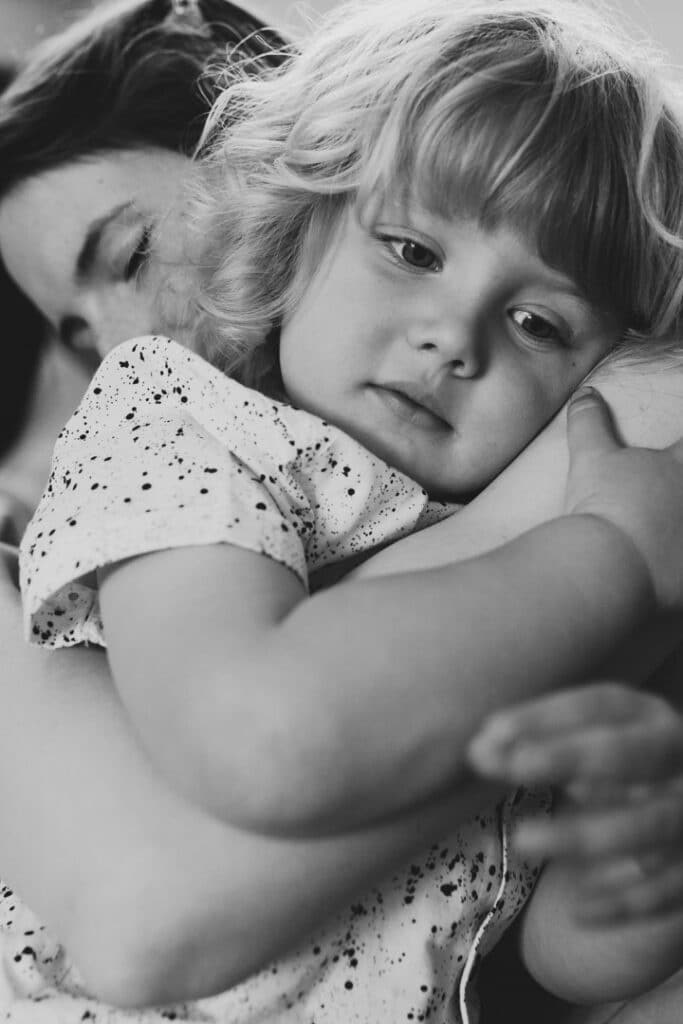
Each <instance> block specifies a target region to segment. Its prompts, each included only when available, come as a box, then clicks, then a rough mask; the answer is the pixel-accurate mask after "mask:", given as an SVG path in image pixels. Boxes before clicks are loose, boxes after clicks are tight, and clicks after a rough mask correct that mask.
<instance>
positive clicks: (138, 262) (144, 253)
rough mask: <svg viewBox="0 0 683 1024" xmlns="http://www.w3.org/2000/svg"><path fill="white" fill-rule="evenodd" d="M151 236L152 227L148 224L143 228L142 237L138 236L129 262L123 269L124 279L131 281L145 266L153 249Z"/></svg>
mask: <svg viewBox="0 0 683 1024" xmlns="http://www.w3.org/2000/svg"><path fill="white" fill-rule="evenodd" d="M151 238H152V229H151V227H150V226H149V225H148V224H146V225H145V226H144V228H143V229H142V232H141V234H140V237H139V238H138V241H137V244H136V246H135V248H134V249H133V252H132V253H131V255H130V258H129V259H128V262H127V263H126V266H125V269H124V271H123V277H124V280H126V281H130V280H131V279H132V278H133V277H136V276H137V275H138V274H139V273H140V271H141V270H142V269H143V268H144V266H145V264H146V263H147V260H148V259H149V255H150V251H151V246H150V242H151Z"/></svg>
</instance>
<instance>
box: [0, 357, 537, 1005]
mask: <svg viewBox="0 0 683 1024" xmlns="http://www.w3.org/2000/svg"><path fill="white" fill-rule="evenodd" d="M452 511H454V506H445V505H438V504H430V503H429V502H428V499H427V495H426V494H425V492H424V491H423V490H422V488H420V487H419V486H418V485H417V484H416V483H415V482H414V481H412V480H410V479H409V478H408V477H406V476H405V475H403V474H402V473H400V472H398V471H397V470H395V469H393V468H392V467H390V466H388V465H387V464H386V463H384V462H382V461H381V460H380V459H378V458H376V457H375V456H374V455H372V454H371V453H370V452H368V451H367V450H366V449H365V448H363V447H362V446H361V445H360V444H358V442H356V441H355V440H353V438H351V437H349V436H348V435H347V434H345V433H344V432H343V431H341V430H339V429H338V428H336V427H333V426H331V425H330V424H327V423H325V422H324V421H322V420H321V419H319V418H318V417H316V416H313V415H311V414H309V413H307V412H303V411H300V410H296V409H293V408H291V407H290V406H287V405H286V404H283V403H280V402H275V401H273V400H271V399H269V398H267V397H265V396H264V395H262V394H260V393H257V392H254V391H252V390H250V389H247V388H244V387H242V386H241V385H239V384H237V383H236V382H235V381H233V380H230V379H228V378H227V377H225V376H224V375H223V374H221V373H220V372H219V371H217V370H216V369H215V368H213V367H212V366H210V365H209V364H208V363H206V362H205V361H204V360H202V359H201V358H200V357H198V356H196V355H194V354H192V353H191V352H189V351H188V350H186V349H184V348H181V347H180V346H179V345H177V344H176V343H175V342H172V341H169V340H168V339H165V338H146V339H137V340H135V341H133V342H128V343H126V344H125V345H122V346H120V347H118V348H117V349H116V350H115V351H114V352H113V353H111V354H110V355H109V357H108V358H107V359H106V360H105V362H104V363H103V364H102V366H101V368H100V370H99V371H98V373H97V375H96V377H95V378H94V380H93V382H92V384H91V387H90V389H89V391H88V393H87V395H86V397H85V398H84V400H83V402H82V403H81V406H80V407H79V409H78V411H77V412H76V413H75V415H74V416H73V417H72V419H71V420H70V421H69V423H68V425H67V427H66V428H65V430H64V431H63V432H62V434H61V435H60V439H59V441H58V444H57V447H56V449H55V455H54V459H53V467H52V473H51V476H50V480H49V483H48V486H47V489H46V491H45V494H44V496H43V499H42V501H41V503H40V506H39V508H38V510H37V512H36V514H35V516H34V518H33V520H32V522H31V525H30V526H29V528H28V530H27V533H26V535H25V537H24V540H23V543H22V554H21V573H22V589H23V593H24V603H25V613H26V619H27V630H28V632H29V635H30V638H31V639H32V640H33V641H34V642H37V643H42V644H44V645H46V646H64V645H69V644H75V643H81V642H83V641H90V642H95V643H100V644H101V643H103V642H104V637H103V633H102V624H101V621H100V616H99V609H98V601H97V591H96V587H95V585H94V582H93V579H94V576H93V571H94V570H95V569H97V568H98V567H100V566H103V565H105V564H107V563H111V562H115V561H117V560H119V559H122V558H127V557H131V556H133V555H136V554H142V553H143V552H148V551H152V550H158V549H159V548H162V547H172V546H183V545H188V544H189V545H196V544H197V543H206V544H212V543H222V542H227V543H232V544H237V545H240V546H242V547H245V548H248V549H250V550H253V551H258V552H261V553H263V554H265V555H267V556H269V557H271V558H274V559H276V560H277V561H279V562H281V563H283V564H284V565H287V566H288V567H289V568H291V569H292V571H293V572H295V573H296V574H297V576H299V578H300V579H302V580H303V581H304V582H305V583H306V582H307V580H308V575H309V573H310V572H312V571H314V570H316V569H319V568H321V567H323V566H324V565H326V564H329V563H332V562H338V561H343V560H345V559H346V558H349V557H353V556H357V555H358V554H360V553H362V552H365V551H369V550H370V549H372V548H375V547H377V546H379V545H382V544H385V543H387V542H389V541H391V540H395V539H397V538H398V537H401V536H403V535H405V534H407V533H410V532H412V531H414V530H415V529H419V528H421V527H422V526H423V525H427V524H428V523H429V522H433V521H436V520H437V519H439V518H443V517H444V516H445V515H447V514H450V512H452ZM537 806H538V804H537V800H536V798H535V797H533V796H532V795H531V794H529V793H526V792H524V793H521V792H520V793H518V794H516V796H515V797H514V798H511V799H510V800H509V801H507V802H506V803H504V804H503V805H501V807H498V808H494V809H492V810H491V812H490V813H488V814H483V815H478V816H476V817H475V818H473V819H472V820H471V821H470V822H468V823H466V824H465V825H462V824H461V825H460V826H459V827H458V828H454V829H452V830H449V829H448V828H446V829H445V832H446V833H449V834H448V838H447V839H446V840H445V841H444V842H443V843H440V844H437V845H435V846H434V847H432V848H431V849H430V850H428V851H426V852H425V853H424V855H423V856H421V857H416V858H415V859H414V861H412V862H411V863H410V864H407V865H406V866H405V867H404V868H403V869H402V870H400V871H398V872H396V873H394V874H393V875H392V876H391V877H389V878H387V879H386V880H385V882H384V883H383V884H382V885H381V886H380V887H378V888H375V889H373V890H371V891H370V892H368V893H367V894H365V895H364V896H363V897H361V898H359V899H358V901H357V902H356V903H354V904H353V905H352V906H350V907H349V908H348V909H347V910H346V911H344V912H343V913H341V914H340V915H338V916H337V918H335V919H334V920H333V921H332V922H331V923H330V924H329V925H328V926H327V927H326V928H324V929H321V931H320V934H318V935H316V936H314V937H312V938H310V939H309V940H308V941H307V942H305V943H303V944H302V946H301V947H300V948H299V949H297V950H295V951H294V952H293V953H291V954H290V955H289V956H287V957H285V958H283V959H282V960H280V961H278V962H277V963H274V964H272V965H270V966H269V967H267V968H266V969H265V970H263V971H262V972H260V973H259V974H257V975H255V976H254V977H252V978H250V979H248V980H247V981H245V982H243V983H242V984H240V985H237V986H235V987H234V988H232V989H230V990H229V991H228V992H225V993H223V994H222V995H220V996H216V997H212V998H210V999H205V1000H199V1001H197V1002H194V1003H191V1004H188V1005H183V1006H177V1007H173V1008H166V1009H165V1010H146V1011H143V1012H136V1011H123V1010H114V1009H111V1008H108V1007H104V1006H103V1005H102V1004H101V1003H97V1002H96V1001H94V1000H91V999H89V998H88V995H87V993H86V992H85V990H84V989H83V986H82V985H81V983H80V982H79V979H78V976H77V973H76V971H75V970H74V968H73V966H72V965H71V964H70V963H69V961H68V957H67V955H66V953H65V951H64V950H63V949H62V948H61V947H60V946H59V944H58V943H56V942H55V941H54V940H53V939H52V938H50V937H49V936H48V935H47V933H46V932H45V930H44V929H42V927H41V926H40V924H39V922H37V921H35V919H34V918H33V916H32V915H31V913H30V911H29V910H28V909H27V908H25V907H23V906H22V905H21V903H20V902H19V901H18V900H17V899H16V897H15V894H14V893H12V892H11V891H10V890H6V891H5V892H4V893H3V892H0V927H1V928H2V929H3V930H4V939H5V941H4V947H3V948H4V961H5V987H6V989H7V999H6V1009H5V1019H6V1020H8V1021H13V1022H19V1021H27V1022H29V1021H30V1022H32V1024H33V1022H35V1024H42V1022H43V1021H45V1022H47V1021H50V1022H59V1024H62V1022H63V1024H75V1022H76V1021H84V1020H88V1021H91V1022H94V1021H96V1022H99V1024H104V1022H106V1024H113V1022H118V1021H128V1020H132V1021H150V1022H151V1021H156V1020H163V1019H177V1020H189V1021H197V1022H199V1021H211V1022H214V1021H215V1022H219V1021H220V1022H221V1024H380V1022H381V1024H385V1022H386V1024H400V1022H403V1021H406V1022H409V1021H424V1020H430V1021H432V1022H434V1024H473V1022H474V1021H476V1019H477V1011H476V1000H475V997H474V986H473V985H472V978H473V976H474V972H475V968H476V964H477V962H478V959H479V957H480V956H481V955H482V953H484V952H486V951H487V950H488V949H489V948H491V947H492V946H493V945H494V944H495V942H496V941H497V940H498V938H499V937H500V935H501V934H502V933H503V931H504V930H505V929H506V928H507V926H508V925H509V923H510V921H511V920H512V919H513V918H514V916H515V915H516V913H517V912H518V910H519V909H520V907H521V906H522V905H523V903H524V901H525V899H526V897H527V895H528V893H529V891H530V889H531V887H532V885H533V881H534V878H535V876H536V873H537V866H536V865H533V864H529V863H527V862H526V861H524V860H522V859H520V858H519V857H518V856H517V855H516V853H515V846H514V842H513V838H514V828H515V825H516V823H517V822H518V821H519V820H520V818H521V816H522V815H523V814H524V813H526V812H527V811H529V810H530V809H533V810H535V809H536V808H537ZM1 1012H2V1011H1V1010H0V1020H1V1019H2V1016H1Z"/></svg>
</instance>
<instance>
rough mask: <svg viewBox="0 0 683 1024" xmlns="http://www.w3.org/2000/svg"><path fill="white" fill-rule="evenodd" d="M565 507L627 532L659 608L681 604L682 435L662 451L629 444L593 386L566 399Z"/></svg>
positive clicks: (682, 589) (682, 590) (668, 608)
mask: <svg viewBox="0 0 683 1024" xmlns="http://www.w3.org/2000/svg"><path fill="white" fill-rule="evenodd" d="M567 435H568V442H569V453H570V466H569V477H568V481H567V498H566V502H565V508H566V511H567V512H570V513H583V514H589V515H595V516H599V517H600V518H601V519H604V520H606V521H608V522H610V523H612V524H613V525H614V526H616V527H617V528H618V529H619V530H621V532H622V534H624V535H625V536H626V537H628V538H629V539H630V540H631V542H632V543H633V544H634V546H635V548H636V550H637V551H638V553H639V554H640V556H641V558H642V559H643V561H644V564H645V567H646V569H647V571H648V573H649V576H650V581H651V583H652V586H653V588H654V593H655V595H656V598H657V600H658V602H659V604H660V607H661V608H662V609H663V610H666V611H671V610H676V611H677V610H681V609H683V439H682V440H679V441H677V442H676V444H673V445H671V447H670V448H666V449H664V450H662V451H652V450H650V449H646V448H627V447H624V446H623V445H622V444H621V442H620V441H619V440H618V438H617V436H616V433H615V428H614V424H613V422H612V417H611V414H610V411H609V408H608V406H607V405H606V403H605V402H604V400H603V399H602V397H601V396H600V394H599V393H598V392H597V391H595V390H594V389H592V388H586V389H582V390H581V391H579V392H578V393H577V395H575V397H574V398H573V399H572V401H571V402H570V405H569V411H568V420H567Z"/></svg>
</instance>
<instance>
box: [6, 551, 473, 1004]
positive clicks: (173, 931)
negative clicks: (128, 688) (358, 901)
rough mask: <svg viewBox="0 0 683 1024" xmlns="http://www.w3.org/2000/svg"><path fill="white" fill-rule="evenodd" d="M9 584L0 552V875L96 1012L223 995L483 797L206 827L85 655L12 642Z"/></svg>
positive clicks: (99, 657)
mask: <svg viewBox="0 0 683 1024" xmlns="http://www.w3.org/2000/svg"><path fill="white" fill-rule="evenodd" d="M14 574H15V557H14V555H13V553H12V552H11V551H10V549H9V548H6V547H4V546H3V545H0V666H1V678H2V695H3V703H2V708H3V741H2V744H0V766H1V770H0V817H1V818H2V821H3V822H4V823H5V826H4V827H3V829H2V832H1V835H0V865H1V866H2V877H3V880H5V881H6V882H9V881H10V880H11V884H12V885H13V886H14V887H16V890H17V892H18V893H19V894H20V895H21V898H22V899H23V900H25V901H26V902H27V903H28V905H29V906H30V907H31V909H32V910H33V911H34V912H35V913H36V914H37V915H38V916H39V918H40V919H41V920H42V921H43V922H45V923H46V924H47V926H48V927H49V928H50V930H51V932H52V934H54V935H55V936H57V937H58V938H59V940H60V941H61V942H63V944H64V945H65V947H66V948H67V950H68V951H69V954H70V956H71V957H72V958H73V959H74V961H75V962H76V964H77V965H78V967H79V969H80V970H81V971H82V973H83V974H84V977H85V981H86V983H87V985H88V988H89V990H90V991H92V992H93V993H94V994H95V995H97V996H98V997H100V998H102V999H104V1000H105V1001H107V1002H112V1003H115V1004H119V1005H127V1006H132V1005H144V1004H160V1003H161V1004H163V1003H168V1002H175V1001H178V1000H186V999H191V998H195V997H199V996H206V995H210V994H211V993H214V992H219V991H222V990H224V989H226V988H228V987H230V986H231V985H234V984H235V983H236V982H238V981H240V980H242V979H243V978H244V977H245V976H247V975H249V974H251V973H253V972H254V971H257V970H260V969H261V968H262V967H264V966H265V965H266V964H268V963H269V962H270V961H271V960H272V959H273V958H274V957H275V956H278V955H280V954H282V953H283V952H286V951H287V950H289V949H290V948H291V947H292V946H293V945H294V944H295V943H297V942H298V941H299V940H300V939H301V938H302V937H303V936H304V935H306V934H308V933H309V932H310V931H311V930H312V929H313V928H317V927H319V926H320V925H322V924H324V923H325V922H326V920H328V919H329V918H330V916H331V915H332V913H333V912H335V911H337V910H338V909H340V908H341V907H343V906H344V905H346V904H347V903H348V902H350V901H351V900H352V899H353V898H356V897H358V896H359V894H362V893H363V892H364V891H365V890H366V889H367V888H368V887H369V886H370V885H372V884H373V883H374V882H375V881H376V880H378V879H379V878H381V877H382V876H383V875H384V874H385V873H386V872H387V871H389V870H390V869H391V867H392V866H394V865H397V864H400V863H402V862H403V861H405V860H406V859H407V858H408V857H410V856H412V855H413V854H415V853H416V852H418V851H420V850H422V849H425V848H427V847H428V846H429V844H430V843H431V842H433V841H435V840H436V839H438V838H440V837H441V836H442V835H443V833H444V829H446V830H448V828H450V827H451V826H454V824H457V823H458V822H460V821H463V820H466V819H467V818H468V817H469V816H470V815H471V814H472V813H473V812H474V811H475V810H477V809H479V808H480V807H482V806H484V804H485V803H486V801H487V799H490V787H488V786H486V785H484V786H482V785H481V784H476V783H475V782H473V783H472V784H470V785H468V786H463V787H462V790H461V791H459V792H458V793H457V794H454V795H453V796H450V795H449V797H448V798H447V799H444V800H442V801H439V802H435V803H434V804H433V805H432V806H431V807H429V808H426V809H423V810H421V811H420V812H419V813H416V814H414V815H411V816H406V817H404V818H403V819H402V820H401V821H396V822H393V823H391V824H388V825H385V826H382V827H380V828H376V829H374V830H371V831H366V832H357V833H355V834H353V835H350V836H335V837H334V839H329V840H328V839H325V840H316V841H313V840H307V841H305V842H302V841H295V842H293V841H288V840H276V839H272V838H267V837H262V836H257V835H255V834H253V833H246V832H240V831H239V830H238V829H234V828H230V827H229V826H227V825H224V824H221V823H220V822H217V821H216V820H215V819H212V818H210V817H209V816H208V815H206V814H204V813H203V812H202V811H201V810H199V809H198V808H196V807H193V806H191V805H190V804H188V803H187V802H186V801H184V800H182V799H181V798H179V797H178V796H177V795H176V794H174V793H173V792H171V791H170V790H169V789H168V787H167V786H166V785H165V784H164V782H163V780H162V779H161V778H160V777H159V775H158V774H157V773H156V772H155V771H154V770H153V769H152V768H151V766H150V764H149V762H148V760H147V759H146V758H145V757H144V756H143V755H142V753H141V751H140V749H139V746H138V745H137V744H136V743H135V741H134V738H133V735H132V733H131V730H130V726H129V722H128V719H127V718H126V716H125V713H124V712H123V709H122V707H121V704H120V701H119V700H118V698H117V695H116V691H115V689H114V688H113V686H112V685H111V679H110V676H109V674H108V671H107V665H106V660H105V658H104V655H103V653H102V652H101V651H100V650H97V649H93V648H90V649H86V648H84V647H79V648H74V649H68V650H62V651H55V652H52V651H50V652H46V651H44V650H41V649H39V648H37V647H29V646H27V645H26V644H25V643H24V642H23V641H22V638H21V610H20V604H19V595H18V592H17V590H16V589H15V585H14V583H13V581H12V577H13V576H14ZM264 893H267V899H265V900H264ZM169 894H172V898H170V897H169Z"/></svg>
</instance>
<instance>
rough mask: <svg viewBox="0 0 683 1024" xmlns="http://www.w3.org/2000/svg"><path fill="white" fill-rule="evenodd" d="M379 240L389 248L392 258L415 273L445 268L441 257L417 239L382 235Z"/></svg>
mask: <svg viewBox="0 0 683 1024" xmlns="http://www.w3.org/2000/svg"><path fill="white" fill-rule="evenodd" d="M378 238H379V240H380V242H382V243H383V244H384V245H385V246H386V247H387V249H388V251H389V254H390V256H391V258H392V259H393V260H394V261H395V262H396V263H398V264H399V265H400V266H402V267H406V268H408V269H410V270H413V271H429V270H431V271H439V270H441V268H442V266H443V264H442V260H441V258H440V256H438V255H437V254H436V253H435V252H434V250H433V249H431V248H430V247H429V246H428V245H425V243H424V242H420V241H418V240H417V239H415V238H399V237H396V236H393V235H382V234H381V235H378Z"/></svg>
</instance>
